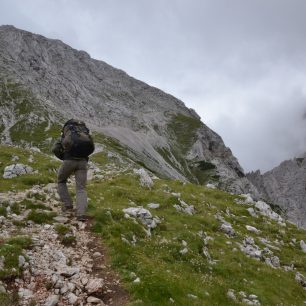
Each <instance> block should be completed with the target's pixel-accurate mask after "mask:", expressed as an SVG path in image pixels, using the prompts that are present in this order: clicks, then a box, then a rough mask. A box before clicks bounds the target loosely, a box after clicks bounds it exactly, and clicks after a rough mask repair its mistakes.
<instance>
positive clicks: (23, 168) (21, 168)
mask: <svg viewBox="0 0 306 306" xmlns="http://www.w3.org/2000/svg"><path fill="white" fill-rule="evenodd" d="M32 172H33V168H31V167H30V166H27V165H23V164H12V165H9V166H7V167H5V168H4V174H3V178H5V179H10V178H13V177H16V176H20V175H23V174H27V173H32Z"/></svg>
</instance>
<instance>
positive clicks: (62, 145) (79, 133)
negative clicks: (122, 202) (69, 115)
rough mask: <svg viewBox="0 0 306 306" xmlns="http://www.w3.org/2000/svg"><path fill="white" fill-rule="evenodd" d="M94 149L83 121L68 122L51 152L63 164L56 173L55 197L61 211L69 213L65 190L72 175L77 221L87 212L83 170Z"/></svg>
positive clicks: (71, 203)
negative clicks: (56, 187)
mask: <svg viewBox="0 0 306 306" xmlns="http://www.w3.org/2000/svg"><path fill="white" fill-rule="evenodd" d="M94 149H95V146H94V142H93V139H92V137H91V135H90V134H89V129H88V128H87V127H86V125H85V123H84V122H83V121H79V120H75V119H70V120H68V121H67V122H66V123H65V124H64V126H63V128H62V133H61V137H60V138H58V139H57V140H56V141H55V143H54V145H53V147H52V152H53V153H54V154H55V156H56V157H57V158H59V159H61V160H62V161H63V163H62V165H61V166H60V168H59V170H58V175H57V183H58V194H59V197H60V199H61V201H62V205H63V206H62V211H63V212H72V211H73V208H74V206H73V202H72V199H71V196H70V195H69V191H68V188H67V179H68V178H69V177H70V176H71V175H72V174H74V175H75V183H76V217H77V220H78V221H86V220H87V216H86V210H87V192H86V182H87V166H88V159H89V158H88V156H89V155H90V154H92V153H93V152H94Z"/></svg>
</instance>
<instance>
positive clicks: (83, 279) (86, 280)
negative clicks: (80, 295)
mask: <svg viewBox="0 0 306 306" xmlns="http://www.w3.org/2000/svg"><path fill="white" fill-rule="evenodd" d="M81 283H82V285H83V286H86V284H87V283H88V278H87V277H82V279H81Z"/></svg>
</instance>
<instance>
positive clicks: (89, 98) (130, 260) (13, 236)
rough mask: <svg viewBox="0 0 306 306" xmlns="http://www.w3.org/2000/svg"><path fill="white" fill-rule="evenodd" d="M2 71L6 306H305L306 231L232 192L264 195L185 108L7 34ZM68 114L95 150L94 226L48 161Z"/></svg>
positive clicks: (0, 300) (80, 55)
mask: <svg viewBox="0 0 306 306" xmlns="http://www.w3.org/2000/svg"><path fill="white" fill-rule="evenodd" d="M0 68H1V69H0V113H1V116H0V134H1V143H2V144H0V152H1V160H0V305H6V306H15V305H38V306H46V305H48V306H51V305H79V304H80V305H117V306H121V305H122V306H123V305H130V306H132V305H138V306H147V305H158V306H163V305H165V306H166V305H172V304H173V305H190V306H193V305H226V306H228V305H237V304H239V305H303V304H305V301H306V290H305V288H306V265H305V253H306V244H305V231H304V230H302V229H300V228H297V227H296V226H295V225H294V224H291V223H290V222H287V221H286V220H285V219H284V218H283V217H282V216H281V215H279V214H278V213H277V211H276V209H275V208H277V207H275V206H269V205H268V204H266V203H265V202H263V201H261V200H259V201H256V200H255V199H254V197H253V198H252V197H251V196H250V195H237V194H233V192H235V193H241V192H243V193H245V192H253V193H254V194H255V193H256V189H255V187H254V186H253V185H252V183H250V181H249V180H248V178H247V177H246V176H245V175H244V173H243V170H242V168H241V167H240V165H239V163H238V161H237V160H236V158H235V157H234V156H233V155H232V153H231V151H230V149H228V148H226V147H225V145H224V143H223V141H222V139H221V138H220V136H218V135H217V134H216V133H214V132H213V131H212V130H210V129H209V128H208V127H207V126H206V125H205V124H204V123H203V122H201V120H200V118H199V117H198V116H197V115H196V113H195V112H194V111H193V110H191V109H188V108H186V107H185V105H184V104H183V102H181V101H179V100H178V99H176V98H174V97H172V96H170V95H168V94H166V93H164V92H162V91H160V90H158V89H156V88H153V87H150V86H149V85H147V84H145V83H143V82H141V81H138V80H135V79H133V78H131V77H129V76H128V75H127V74H126V73H124V72H123V71H120V70H118V69H115V68H113V67H111V66H109V65H107V64H106V63H104V62H101V61H97V60H94V59H91V58H90V56H89V55H87V54H86V53H85V52H84V51H77V50H74V49H72V48H70V47H69V46H67V45H65V44H64V43H62V42H60V41H58V40H50V39H47V38H44V37H42V36H39V35H34V34H31V33H29V32H25V31H22V30H18V29H15V28H14V27H12V26H2V27H0ZM71 117H76V118H80V119H83V120H85V121H86V122H87V124H88V125H89V126H90V128H91V130H92V131H93V136H94V139H95V142H96V144H97V149H96V151H95V152H94V154H92V155H91V156H90V161H89V170H88V184H87V193H88V200H89V201H88V202H89V205H88V211H87V213H88V216H89V218H90V220H89V221H88V222H85V223H81V222H77V220H76V218H75V215H74V213H73V212H72V213H70V214H69V215H65V214H64V213H63V212H62V211H61V203H60V201H59V197H58V193H57V184H56V171H57V169H58V167H59V165H60V162H59V161H58V160H57V159H56V158H54V156H51V154H50V145H51V144H52V143H53V141H54V140H55V138H57V137H58V135H59V131H60V129H61V125H62V124H63V122H65V120H67V119H70V118H71ZM299 162H300V163H301V164H303V163H304V160H299ZM188 181H189V182H188ZM74 183H75V182H74V180H73V178H72V179H71V180H68V187H69V190H70V191H72V190H73V188H74ZM207 183H210V184H207ZM255 183H256V182H255ZM203 185H205V186H203ZM216 187H218V188H216ZM221 188H222V189H227V190H229V191H231V193H228V192H224V191H222V190H220V189H221ZM72 195H73V198H74V197H75V194H72ZM258 196H259V194H258ZM262 196H267V194H266V193H265V194H262ZM272 208H273V209H274V210H273V209H272Z"/></svg>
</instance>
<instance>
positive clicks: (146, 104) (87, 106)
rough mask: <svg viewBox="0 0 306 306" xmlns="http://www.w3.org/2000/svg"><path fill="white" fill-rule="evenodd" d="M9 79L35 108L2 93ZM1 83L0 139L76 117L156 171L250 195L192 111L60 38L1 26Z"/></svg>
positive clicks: (9, 139)
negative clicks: (26, 127)
mask: <svg viewBox="0 0 306 306" xmlns="http://www.w3.org/2000/svg"><path fill="white" fill-rule="evenodd" d="M9 82H15V83H18V84H21V85H22V86H23V87H24V88H25V89H26V90H27V91H29V92H30V93H31V95H32V96H33V97H32V98H31V99H28V100H27V101H29V100H31V101H32V103H34V102H33V101H35V106H34V107H32V109H31V110H30V111H27V110H26V109H25V106H24V104H23V103H22V101H19V102H18V101H17V100H16V98H12V95H5V93H7V92H8V91H9V88H8V87H9V85H7V84H8V83H9ZM0 85H1V86H0V89H1V88H2V92H3V93H4V94H3V95H4V96H5V99H6V102H5V103H3V105H1V106H0V114H1V116H0V133H1V138H2V142H7V143H14V142H15V141H16V139H18V137H16V134H17V136H18V135H19V134H18V133H20V131H22V130H23V126H24V124H25V123H24V122H25V121H26V122H27V123H31V124H32V126H38V127H43V128H44V129H45V131H48V129H49V130H50V128H51V127H52V125H54V124H62V123H63V122H64V120H66V119H70V118H71V117H74V118H80V119H82V120H84V121H85V122H86V123H88V125H89V127H90V128H91V129H92V130H93V131H96V132H97V133H99V134H104V135H107V136H108V137H112V138H113V139H116V141H118V142H119V145H120V146H122V147H124V149H125V150H126V152H127V154H128V156H129V157H130V158H132V159H133V160H134V161H137V162H139V163H141V164H145V166H146V168H148V169H150V170H152V171H153V172H156V173H158V174H159V175H162V176H164V177H168V178H174V179H180V180H183V181H193V182H196V183H200V184H206V183H210V182H211V183H214V185H217V186H218V187H219V188H222V189H226V190H228V191H231V192H234V193H249V192H251V193H252V194H255V195H256V189H255V188H254V186H252V184H251V183H250V182H249V181H248V179H247V178H246V177H245V175H244V172H243V169H242V168H241V166H240V165H239V163H238V161H237V159H236V158H235V157H234V156H233V155H232V153H231V151H230V149H229V148H227V147H226V146H225V145H224V143H223V141H222V139H221V137H220V136H219V135H217V134H216V133H215V132H213V131H212V130H211V129H209V128H208V127H207V126H206V125H205V124H204V123H202V122H201V120H200V118H199V116H198V115H197V114H196V113H195V111H194V110H192V109H189V108H187V107H186V106H185V105H184V103H183V102H182V101H180V100H178V99H176V98H175V97H173V96H171V95H169V94H167V93H164V92H162V91H161V90H159V89H157V88H154V87H151V86H149V85H147V84H145V83H143V82H141V81H138V80H136V79H134V78H132V77H130V76H128V75H127V74H126V73H125V72H124V71H122V70H119V69H116V68H114V67H112V66H110V65H108V64H106V63H105V62H102V61H98V60H95V59H92V58H91V57H90V56H89V55H88V54H87V53H86V52H84V51H78V50H75V49H72V48H71V47H69V46H68V45H66V44H64V43H63V42H61V41H59V40H52V39H47V38H45V37H43V36H40V35H35V34H32V33H29V32H26V31H22V30H19V29H16V28H14V27H12V26H1V27H0ZM10 86H11V85H10ZM19 92H20V91H19ZM15 96H16V95H15ZM17 96H18V95H17ZM19 100H20V99H19ZM21 100H22V99H21ZM16 103H19V104H18V108H16V107H15V106H14V105H16ZM28 106H29V105H28ZM32 106H33V105H32ZM38 110H39V112H38ZM22 111H25V112H28V113H27V114H26V116H25V114H23V113H22ZM29 112H30V116H29ZM16 113H18V116H17V115H16ZM40 130H41V128H40ZM51 135H52V133H51ZM31 141H32V140H31ZM23 142H26V141H24V140H22V141H21V143H23ZM28 142H29V141H28Z"/></svg>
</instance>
